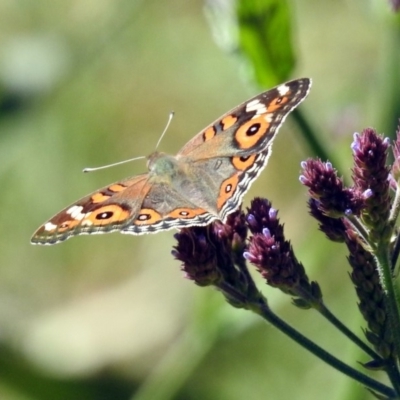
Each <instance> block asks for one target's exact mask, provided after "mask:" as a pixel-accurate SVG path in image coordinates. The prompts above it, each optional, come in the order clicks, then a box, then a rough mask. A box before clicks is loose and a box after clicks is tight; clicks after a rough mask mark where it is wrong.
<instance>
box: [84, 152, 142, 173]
mask: <svg viewBox="0 0 400 400" xmlns="http://www.w3.org/2000/svg"><path fill="white" fill-rule="evenodd" d="M143 158H146V157H145V156H140V157H134V158H130V159H129V160H124V161H119V162H116V163H114V164H108V165H103V166H101V167H96V168H84V169H83V172H93V171H98V170H99V169H106V168H110V167H115V166H116V165H121V164H125V163H128V162H131V161H135V160H142V159H143Z"/></svg>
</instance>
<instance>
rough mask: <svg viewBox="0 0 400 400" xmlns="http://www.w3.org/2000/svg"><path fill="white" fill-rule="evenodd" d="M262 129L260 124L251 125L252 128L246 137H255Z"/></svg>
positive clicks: (248, 130)
mask: <svg viewBox="0 0 400 400" xmlns="http://www.w3.org/2000/svg"><path fill="white" fill-rule="evenodd" d="M260 127H261V124H259V123H256V124H253V125H251V126H250V128H248V129H247V131H246V135H247V136H253V135H255V134H256V133H257V132H258V131H259V129H260Z"/></svg>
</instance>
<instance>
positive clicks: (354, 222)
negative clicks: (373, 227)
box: [346, 215, 369, 247]
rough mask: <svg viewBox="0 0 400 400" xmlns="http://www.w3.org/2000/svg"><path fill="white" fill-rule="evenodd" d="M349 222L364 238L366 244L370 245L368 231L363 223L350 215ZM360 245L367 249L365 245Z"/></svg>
mask: <svg viewBox="0 0 400 400" xmlns="http://www.w3.org/2000/svg"><path fill="white" fill-rule="evenodd" d="M346 218H347V220H348V221H350V222H351V224H352V225H353V228H354V230H355V231H356V232H357V233H358V234H359V236H360V237H362V238H363V239H364V240H365V242H366V243H368V237H369V234H368V232H367V231H366V229H365V227H364V225H363V224H362V222H361V221H360V220H359V219H358V218H357V217H355V216H354V215H349V216H347V217H346ZM360 244H361V245H363V247H365V243H361V241H360Z"/></svg>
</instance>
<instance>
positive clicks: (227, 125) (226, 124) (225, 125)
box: [221, 115, 238, 131]
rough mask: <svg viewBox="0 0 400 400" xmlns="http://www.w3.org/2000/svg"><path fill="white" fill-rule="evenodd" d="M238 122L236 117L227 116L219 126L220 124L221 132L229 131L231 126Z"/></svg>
mask: <svg viewBox="0 0 400 400" xmlns="http://www.w3.org/2000/svg"><path fill="white" fill-rule="evenodd" d="M237 120H238V118H237V117H235V116H234V115H227V116H226V117H225V118H223V119H222V121H221V124H222V130H224V131H226V130H227V129H229V128H230V127H231V126H233V125H234V124H235V123H236V121H237Z"/></svg>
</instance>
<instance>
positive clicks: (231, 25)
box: [206, 0, 295, 87]
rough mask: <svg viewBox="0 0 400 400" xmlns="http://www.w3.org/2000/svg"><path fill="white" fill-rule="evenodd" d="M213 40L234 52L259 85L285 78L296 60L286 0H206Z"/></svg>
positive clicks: (277, 81)
mask: <svg viewBox="0 0 400 400" xmlns="http://www.w3.org/2000/svg"><path fill="white" fill-rule="evenodd" d="M206 15H207V17H208V20H209V22H210V26H211V29H212V32H213V34H214V38H215V40H216V42H217V43H218V44H219V45H220V46H221V47H223V48H224V50H226V51H230V52H232V53H237V54H239V55H240V56H241V57H242V60H243V61H244V62H245V65H246V68H247V73H248V75H252V77H253V79H254V80H255V82H256V83H257V84H258V85H259V86H261V87H271V86H275V85H276V84H277V83H279V82H284V81H285V80H288V78H289V76H290V73H291V72H292V70H293V67H294V64H295V56H294V52H293V45H292V41H291V39H292V38H291V15H290V9H289V5H288V3H287V0H209V1H208V3H207V8H206Z"/></svg>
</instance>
